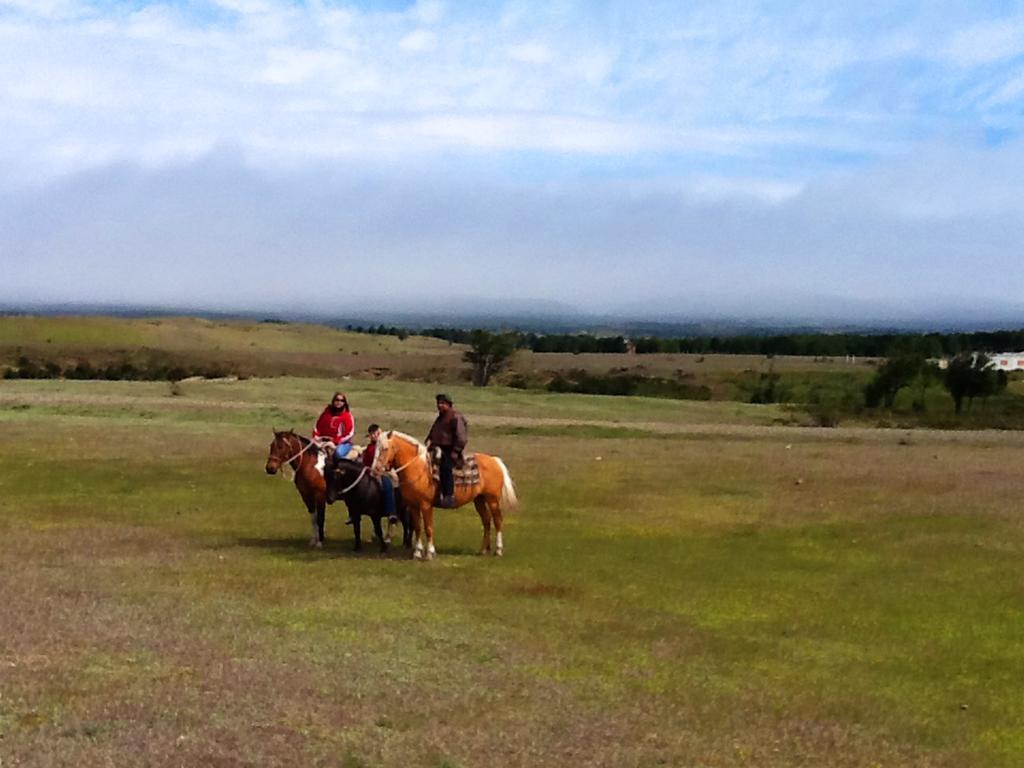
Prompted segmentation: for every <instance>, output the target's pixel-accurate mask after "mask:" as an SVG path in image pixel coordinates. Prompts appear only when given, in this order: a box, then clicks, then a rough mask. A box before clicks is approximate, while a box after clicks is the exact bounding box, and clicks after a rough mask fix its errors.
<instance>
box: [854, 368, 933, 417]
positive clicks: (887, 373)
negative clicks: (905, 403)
mask: <svg viewBox="0 0 1024 768" xmlns="http://www.w3.org/2000/svg"><path fill="white" fill-rule="evenodd" d="M928 367H929V365H928V363H927V362H926V361H925V359H924V358H923V357H921V356H919V355H900V356H898V357H890V358H889V359H888V360H886V361H885V362H884V363H882V365H881V366H879V368H878V372H877V373H876V374H875V378H873V379H872V380H871V381H870V382H869V383H868V385H867V386H866V387H865V388H864V402H865V403H866V404H867V406H868V407H869V408H875V407H877V406H879V405H884V406H885V407H886V408H892V404H893V401H895V400H896V393H897V392H899V391H900V390H901V389H902V388H903V387H905V386H907V385H908V384H910V383H912V382H913V381H914V380H915V379H917V378H918V377H919V376H926V375H927V369H928Z"/></svg>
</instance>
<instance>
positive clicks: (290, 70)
mask: <svg viewBox="0 0 1024 768" xmlns="http://www.w3.org/2000/svg"><path fill="white" fill-rule="evenodd" d="M1022 214H1024V2H990V1H986V0H971V2H950V1H945V0H932V1H931V2H901V1H900V0H886V1H885V2H876V1H874V0H865V1H864V2H859V3H831V2H824V1H821V2H798V1H794V2H738V1H734V0H716V2H702V1H700V0H695V1H694V2H659V1H657V0H653V1H652V2H613V1H611V0H607V1H602V0H585V1H584V0H581V1H580V2H572V1H569V0H547V1H546V2H532V1H526V0H508V1H507V2H500V1H498V0H476V1H475V2H443V1H442V0H420V1H419V2H401V1H400V0H365V1H364V2H341V1H340V0H339V1H329V0H308V2H286V0H195V1H194V2H190V1H187V0H186V1H182V2H142V1H141V0H134V1H131V2H129V1H125V2H118V1H116V0H108V1H103V2H100V1H97V2H84V1H82V0H32V1H31V2H29V0H13V1H12V0H0V306H2V305H3V304H7V305H14V304H26V303H29V304H30V303H47V304H60V303H130V304H137V305H138V304H149V305H162V306H174V307H204V308H220V309H229V310H235V309H237V310H249V311H260V310H263V309H281V310H292V311H296V312H305V311H309V312H327V313H334V314H337V315H340V316H345V315H348V316H351V315H353V314H358V312H359V311H363V310H366V309H368V308H370V307H372V308H374V309H375V310H377V311H381V310H383V311H387V310H389V309H391V308H395V309H396V310H399V309H400V310H403V311H408V310H411V309H416V308H417V307H424V308H427V307H429V308H431V309H435V308H438V307H440V308H446V307H451V308H452V309H457V308H459V307H468V306H472V308H473V309H479V308H481V307H483V308H486V307H488V306H492V307H505V306H512V305H515V306H521V307H536V308H542V309H543V308H573V309H577V310H580V311H586V312H591V313H609V314H614V313H625V314H630V315H635V316H649V317H662V316H669V315H672V316H680V317H682V316H688V315H694V314H707V313H721V314H726V315H750V316H753V315H761V316H764V315H772V316H774V317H787V316H788V317H793V318H798V317H818V316H822V317H824V316H828V315H843V316H844V317H851V318H856V317H860V316H865V319H867V317H866V316H872V315H873V317H872V318H871V319H876V320H880V319H885V318H887V317H897V316H901V315H902V316H910V315H914V314H915V313H918V314H920V313H922V312H927V311H939V312H941V311H946V309H947V308H956V307H960V308H963V307H975V308H977V307H987V308H991V310H992V311H993V312H994V313H996V314H1000V313H1001V316H1010V317H1013V316H1017V317H1019V318H1020V319H1021V321H1022V323H1024V268H1022V267H1021V257H1022V255H1024V215H1022Z"/></svg>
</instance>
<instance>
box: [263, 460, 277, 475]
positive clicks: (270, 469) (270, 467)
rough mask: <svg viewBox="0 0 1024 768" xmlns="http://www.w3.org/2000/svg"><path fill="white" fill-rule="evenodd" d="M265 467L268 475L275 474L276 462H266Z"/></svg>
mask: <svg viewBox="0 0 1024 768" xmlns="http://www.w3.org/2000/svg"><path fill="white" fill-rule="evenodd" d="M265 469H266V470H267V474H268V475H276V474H277V464H271V463H270V462H267V466H266V467H265Z"/></svg>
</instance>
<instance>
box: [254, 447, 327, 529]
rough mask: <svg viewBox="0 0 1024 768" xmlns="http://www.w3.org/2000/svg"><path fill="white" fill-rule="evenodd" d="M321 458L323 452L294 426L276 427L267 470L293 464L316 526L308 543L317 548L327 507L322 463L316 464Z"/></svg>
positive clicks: (269, 471) (302, 493) (271, 470)
mask: <svg viewBox="0 0 1024 768" xmlns="http://www.w3.org/2000/svg"><path fill="white" fill-rule="evenodd" d="M319 461H320V452H319V451H318V450H317V447H316V443H314V442H313V441H312V440H309V439H307V438H305V437H302V436H300V435H297V434H295V431H294V430H288V431H287V432H278V431H277V430H276V429H275V430H274V442H272V443H271V444H270V454H269V455H268V456H267V466H266V469H267V474H268V475H275V474H277V471H278V470H279V469H281V467H283V466H284V465H286V464H287V465H288V466H289V467H291V470H292V472H294V473H295V487H296V489H298V491H299V495H300V496H301V497H302V501H303V503H304V504H305V505H306V509H308V510H309V521H310V524H311V525H312V526H313V536H312V538H311V539H310V540H309V546H311V547H316V548H317V549H321V548H323V546H324V517H325V515H326V509H327V484H326V483H325V482H324V476H323V470H322V467H321V468H317V463H318V462H319Z"/></svg>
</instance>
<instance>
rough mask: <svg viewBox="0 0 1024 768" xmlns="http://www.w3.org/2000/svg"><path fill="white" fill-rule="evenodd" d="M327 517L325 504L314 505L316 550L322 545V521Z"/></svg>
mask: <svg viewBox="0 0 1024 768" xmlns="http://www.w3.org/2000/svg"><path fill="white" fill-rule="evenodd" d="M326 517H327V502H326V501H318V502H317V503H316V535H317V545H316V546H317V549H320V548H322V547H323V545H324V520H325V519H326Z"/></svg>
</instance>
